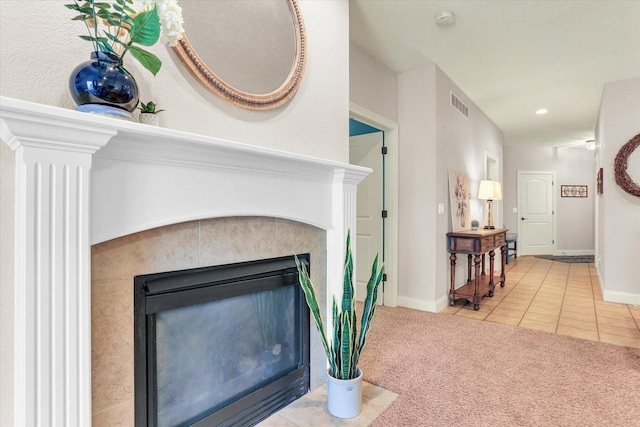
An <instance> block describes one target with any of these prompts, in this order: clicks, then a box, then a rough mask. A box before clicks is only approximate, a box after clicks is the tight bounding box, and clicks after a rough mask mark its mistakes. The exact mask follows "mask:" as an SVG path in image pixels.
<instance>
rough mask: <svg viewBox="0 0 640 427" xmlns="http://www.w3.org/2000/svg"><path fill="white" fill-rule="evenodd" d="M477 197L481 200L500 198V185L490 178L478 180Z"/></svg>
mask: <svg viewBox="0 0 640 427" xmlns="http://www.w3.org/2000/svg"><path fill="white" fill-rule="evenodd" d="M478 199H482V200H501V199H502V185H500V183H499V182H498V181H493V180H490V179H487V180H482V181H480V186H479V187H478Z"/></svg>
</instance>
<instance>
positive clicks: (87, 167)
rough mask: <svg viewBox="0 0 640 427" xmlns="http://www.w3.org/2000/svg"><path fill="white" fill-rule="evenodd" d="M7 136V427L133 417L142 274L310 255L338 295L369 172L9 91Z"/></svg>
mask: <svg viewBox="0 0 640 427" xmlns="http://www.w3.org/2000/svg"><path fill="white" fill-rule="evenodd" d="M0 138H1V140H2V142H0V143H1V144H6V145H7V146H8V147H9V148H10V150H11V151H9V155H12V156H13V157H12V158H10V159H5V158H3V163H6V164H9V165H11V166H12V167H14V169H13V170H14V176H13V177H10V178H11V179H9V178H6V177H5V179H3V181H2V182H1V183H0V184H1V186H0V195H1V196H2V197H3V210H2V213H3V216H4V218H5V220H3V222H2V224H1V225H2V232H3V239H5V237H6V241H11V242H13V244H12V245H11V247H10V250H8V251H6V252H5V253H4V256H3V257H2V259H0V267H2V271H3V286H2V288H0V290H1V292H2V294H1V295H0V296H1V298H0V307H1V308H2V312H3V324H4V325H5V326H6V327H3V354H4V352H5V351H6V352H7V354H10V355H11V357H7V358H3V359H2V360H0V363H1V364H2V365H1V366H0V367H1V368H2V370H1V372H2V376H1V378H0V380H2V384H3V388H5V387H6V388H9V389H10V390H12V391H13V392H12V393H8V394H7V393H4V394H3V396H5V395H6V396H7V397H8V399H7V400H10V401H7V400H3V405H4V406H3V408H8V409H9V411H11V413H10V414H9V416H8V418H9V419H11V420H12V421H13V422H12V424H13V425H20V426H22V425H77V426H89V425H91V424H92V421H95V424H96V425H106V424H108V425H116V424H117V423H118V422H119V421H118V422H117V421H116V420H121V421H122V422H123V423H124V424H127V423H128V421H127V420H130V418H128V417H131V414H132V413H133V407H132V398H133V394H132V393H133V382H132V379H133V377H132V375H133V372H132V369H133V364H132V339H133V333H132V332H133V331H132V326H131V325H132V322H133V320H132V317H131V316H132V313H133V312H132V308H131V307H132V306H131V304H132V299H131V293H132V289H133V286H132V278H133V276H134V275H136V274H142V273H152V272H164V271H170V270H175V269H184V268H189V267H196V266H206V265H213V264H220V263H228V262H235V261H243V260H250V259H256V258H257V257H260V258H264V257H270V256H276V255H290V254H292V253H295V252H312V269H313V274H315V275H316V277H315V278H314V279H319V280H320V281H324V284H325V286H326V292H323V295H324V296H326V297H328V296H330V295H333V294H339V293H340V292H341V287H340V284H341V282H342V268H343V261H344V241H345V239H346V235H347V231H348V230H349V229H351V230H355V224H356V218H355V217H356V215H355V206H356V190H357V185H358V183H359V182H361V181H362V179H364V178H365V177H366V176H367V175H368V174H369V173H370V171H371V170H370V169H368V168H363V167H359V166H353V165H349V164H345V163H340V162H335V161H329V160H324V159H317V158H312V157H308V156H303V155H300V154H296V153H288V152H281V151H277V150H273V149H268V148H264V147H258V146H253V145H248V144H241V143H237V142H232V141H225V140H220V139H217V138H212V137H207V136H203V135H196V134H191V133H187V132H180V131H175V130H172V129H163V128H157V127H152V126H145V125H142V124H139V123H131V122H124V121H120V120H115V119H111V118H106V117H100V116H95V115H92V114H85V113H80V112H77V111H72V110H66V109H62V108H57V107H51V106H47V105H42V104H36V103H32V102H27V101H22V100H17V99H12V98H7V97H0ZM5 148H6V147H5ZM5 153H7V150H6V149H3V156H5ZM5 202H6V203H5ZM6 218H9V220H6ZM314 255H315V258H313V257H314ZM318 260H321V261H320V262H318ZM323 263H324V265H323ZM324 309H325V312H327V307H326V304H325V307H324ZM92 318H93V323H94V325H93V326H94V327H93V329H92V328H91V322H92ZM5 331H6V332H7V333H5ZM314 333H315V331H312V336H311V339H312V348H311V352H312V354H313V355H314V356H312V357H322V351H318V350H314V348H313V345H314V344H313V341H314V335H313V334H314ZM92 355H93V356H94V357H93V358H92ZM312 363H313V359H312ZM324 366H325V365H324V363H321V364H319V363H315V367H314V366H312V368H311V370H312V386H313V385H314V383H316V384H317V383H318V382H320V381H321V380H319V378H321V377H324ZM318 372H319V373H318ZM92 391H93V393H92ZM92 406H93V407H92ZM94 415H95V418H94ZM3 419H7V417H5V415H4V413H3Z"/></svg>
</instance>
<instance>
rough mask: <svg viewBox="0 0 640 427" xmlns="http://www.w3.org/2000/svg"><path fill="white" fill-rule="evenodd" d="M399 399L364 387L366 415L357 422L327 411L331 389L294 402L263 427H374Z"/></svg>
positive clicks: (266, 421)
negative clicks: (388, 408) (378, 418)
mask: <svg viewBox="0 0 640 427" xmlns="http://www.w3.org/2000/svg"><path fill="white" fill-rule="evenodd" d="M397 397H398V394H397V393H394V392H392V391H389V390H385V389H383V388H381V387H378V386H375V385H373V384H369V383H367V382H363V383H362V412H361V413H360V415H358V416H357V417H355V418H350V419H340V418H336V417H334V416H332V415H331V414H329V411H328V410H327V386H326V384H325V385H323V386H322V387H319V388H317V389H316V390H314V391H312V392H311V393H309V394H307V395H305V396H303V397H302V398H300V399H298V400H296V401H295V402H292V403H291V404H289V405H288V406H287V407H285V408H283V409H281V410H280V411H278V412H277V413H275V414H273V415H272V416H270V417H269V418H267V419H266V420H264V421H263V422H261V423H259V424H258V426H259V427H296V426H299V427H302V426H311V425H313V426H352V427H364V426H368V425H369V424H371V422H372V421H373V420H375V419H376V418H377V417H378V415H380V414H381V413H382V411H384V410H385V409H387V407H388V406H389V405H391V403H393V401H394V400H396V398H397Z"/></svg>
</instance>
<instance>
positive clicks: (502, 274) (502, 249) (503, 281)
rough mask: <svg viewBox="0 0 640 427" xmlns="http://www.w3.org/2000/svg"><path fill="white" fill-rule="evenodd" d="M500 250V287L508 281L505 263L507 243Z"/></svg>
mask: <svg viewBox="0 0 640 427" xmlns="http://www.w3.org/2000/svg"><path fill="white" fill-rule="evenodd" d="M500 252H501V253H502V265H501V267H502V269H501V270H500V287H501V288H504V285H505V283H506V279H507V277H506V275H505V273H504V264H505V260H506V259H507V258H506V252H507V245H504V246H503V247H501V248H500Z"/></svg>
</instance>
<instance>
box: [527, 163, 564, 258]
mask: <svg viewBox="0 0 640 427" xmlns="http://www.w3.org/2000/svg"><path fill="white" fill-rule="evenodd" d="M554 182H555V172H525V171H518V219H519V221H518V255H543V254H553V253H554V249H555V242H554V229H555V228H554V197H553V194H554V193H553V188H554Z"/></svg>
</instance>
